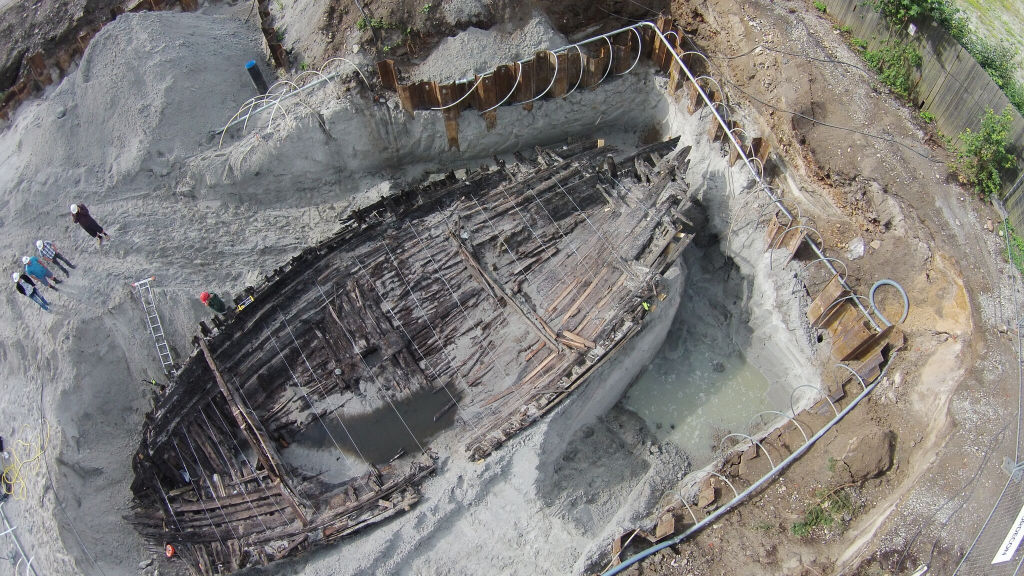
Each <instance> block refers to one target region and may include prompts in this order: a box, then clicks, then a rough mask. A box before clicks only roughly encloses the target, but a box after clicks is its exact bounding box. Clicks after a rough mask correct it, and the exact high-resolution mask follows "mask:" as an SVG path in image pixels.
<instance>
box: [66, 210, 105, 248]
mask: <svg viewBox="0 0 1024 576" xmlns="http://www.w3.org/2000/svg"><path fill="white" fill-rule="evenodd" d="M71 221H72V222H74V223H75V224H78V225H79V226H81V227H82V230H85V231H86V232H88V233H89V236H92V237H93V238H95V239H97V240H99V243H100V246H103V239H104V238H106V239H108V240H109V239H110V234H107V233H106V232H104V231H103V226H100V225H99V222H96V220H94V219H93V217H92V215H91V214H89V209H88V208H86V207H85V204H72V205H71Z"/></svg>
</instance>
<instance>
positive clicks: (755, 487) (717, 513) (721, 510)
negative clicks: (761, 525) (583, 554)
mask: <svg viewBox="0 0 1024 576" xmlns="http://www.w3.org/2000/svg"><path fill="white" fill-rule="evenodd" d="M888 370H889V366H888V365H886V367H885V369H883V370H882V372H881V373H880V374H879V375H878V376H877V377H876V378H875V379H874V381H872V382H871V384H870V385H868V387H867V388H865V389H864V391H863V392H861V393H860V395H859V396H857V397H856V398H854V399H853V401H852V402H850V404H849V405H848V406H847V407H846V408H844V409H843V411H842V412H840V413H839V415H837V416H836V417H835V418H833V419H832V420H831V421H829V423H828V424H826V425H825V427H824V428H822V429H821V430H818V432H817V433H816V434H815V435H814V436H811V439H810V440H808V441H807V442H805V443H804V445H803V446H801V447H800V448H798V449H797V451H796V452H793V453H792V454H790V455H789V456H788V457H787V458H786V459H785V460H783V461H782V462H781V463H780V464H779V465H778V466H776V467H775V468H772V470H771V472H769V473H768V474H766V475H765V476H764V477H762V478H761V479H760V480H758V481H757V482H754V483H753V484H751V485H750V487H749V488H747V489H746V490H744V491H743V492H741V493H740V495H739V496H737V497H735V498H733V499H732V500H730V501H729V502H727V503H726V504H725V506H722V507H721V508H719V509H718V510H715V511H714V512H712V513H711V514H710V515H709V516H708V517H707V518H705V519H703V520H701V521H700V522H698V523H696V524H694V525H693V526H691V527H690V528H689V529H688V530H686V531H685V532H683V533H682V534H680V535H678V536H676V537H675V538H672V539H671V540H666V541H664V542H662V543H661V544H658V545H656V546H652V547H650V548H648V549H647V550H644V551H643V552H640V553H638V554H636V555H634V556H631V557H630V558H628V559H626V560H625V561H624V562H622V563H621V564H618V565H617V566H615V567H613V568H611V569H610V570H608V571H607V572H604V573H603V574H602V576H614V575H615V574H618V573H620V572H622V571H623V570H625V569H626V568H629V567H630V566H632V565H633V564H636V563H637V562H639V561H641V560H643V559H644V558H648V557H650V556H653V555H654V554H657V553H658V552H660V551H662V550H664V549H665V548H668V547H669V546H674V545H676V544H679V543H680V542H682V541H683V540H685V539H686V538H688V537H690V536H692V535H693V534H696V533H697V532H699V531H700V530H702V529H703V528H704V527H705V526H707V525H708V524H710V523H712V522H714V521H715V520H717V519H718V518H720V517H721V516H723V515H725V513H726V512H729V511H730V510H732V509H733V508H734V507H735V506H736V505H737V504H739V503H740V502H742V501H743V500H745V499H746V498H747V497H748V496H750V495H751V494H752V493H754V492H755V491H756V490H758V489H759V488H761V486H764V485H765V484H766V483H768V481H770V480H772V479H773V478H775V476H777V475H778V474H779V472H781V471H782V470H783V469H784V468H786V467H787V466H789V465H790V464H792V463H793V461H794V460H796V459H797V458H799V457H801V456H803V455H804V453H805V452H807V451H808V450H810V449H811V446H813V445H814V443H815V442H817V441H818V440H819V439H821V437H822V436H824V435H825V434H826V433H828V431H829V430H831V429H832V427H833V426H835V425H836V424H838V423H839V421H840V420H842V419H843V417H844V416H846V415H847V414H848V413H849V412H850V411H851V410H853V409H854V408H856V407H857V404H859V403H860V401H861V400H863V399H864V398H866V397H867V395H868V394H870V393H871V391H872V390H874V389H875V386H877V385H878V382H879V381H881V379H882V377H883V376H885V374H886V372H888Z"/></svg>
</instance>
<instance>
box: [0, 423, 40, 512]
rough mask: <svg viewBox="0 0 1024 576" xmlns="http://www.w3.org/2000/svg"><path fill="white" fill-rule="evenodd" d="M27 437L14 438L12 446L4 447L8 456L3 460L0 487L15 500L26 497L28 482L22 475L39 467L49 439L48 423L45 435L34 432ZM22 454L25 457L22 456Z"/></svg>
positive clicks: (31, 472) (26, 474)
mask: <svg viewBox="0 0 1024 576" xmlns="http://www.w3.org/2000/svg"><path fill="white" fill-rule="evenodd" d="M29 439H30V440H29V441H28V442H26V441H24V440H20V439H19V440H15V441H14V443H13V445H12V446H8V447H6V448H7V452H8V454H9V455H10V456H9V457H8V458H7V459H6V460H5V461H4V471H3V475H2V476H0V479H2V482H0V487H2V489H3V493H4V494H6V495H7V496H11V497H13V498H14V499H15V500H24V499H25V498H27V497H28V483H27V482H26V481H25V478H24V477H25V476H29V475H32V474H34V473H35V471H36V470H38V469H39V463H40V462H42V456H43V451H44V450H45V449H46V444H47V442H49V440H50V423H49V422H47V423H46V430H45V436H44V435H43V434H42V433H36V434H32V435H30V436H29ZM22 455H25V456H26V457H24V458H23V457H22Z"/></svg>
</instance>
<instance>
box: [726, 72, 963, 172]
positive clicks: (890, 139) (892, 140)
mask: <svg viewBox="0 0 1024 576" xmlns="http://www.w3.org/2000/svg"><path fill="white" fill-rule="evenodd" d="M722 81H723V82H725V83H726V84H729V85H731V86H733V87H735V88H736V89H737V90H739V91H740V92H742V93H743V94H745V95H746V96H747V97H748V98H750V99H751V100H753V101H755V102H758V103H760V104H762V105H764V106H767V107H769V108H772V109H774V110H778V111H779V112H784V113H786V114H792V115H793V116H797V117H799V118H803V119H804V120H807V121H808V122H813V123H815V124H820V125H822V126H827V127H829V128H835V129H836V130H844V131H846V132H853V133H854V134H860V135H862V136H867V137H868V138H874V139H876V140H881V141H882V142H888V143H890V144H896V145H898V146H902V147H903V148H906V149H907V150H909V151H911V152H913V153H914V154H917V155H918V156H920V157H921V158H924V159H925V160H927V161H929V162H932V163H934V164H945V162H944V161H942V160H936V159H934V158H932V157H930V156H927V155H925V154H924V153H922V152H918V151H917V150H915V149H914V148H912V147H911V146H910V145H909V144H904V143H903V142H900V141H899V140H897V139H895V138H893V137H892V136H883V135H881V134H873V133H871V132H865V131H863V130H858V129H856V128H850V127H848V126H838V125H836V124H830V123H828V122H824V121H821V120H818V119H815V118H811V117H810V116H807V115H806V114H801V113H800V112H793V111H792V110H787V109H785V108H782V107H780V106H776V105H774V104H769V103H768V102H765V101H764V100H761V99H760V98H758V97H757V96H754V95H753V94H751V93H750V92H747V91H746V90H744V89H743V88H741V87H740V86H739V85H738V84H736V83H735V82H730V81H729V80H725V79H724V78H723V79H722Z"/></svg>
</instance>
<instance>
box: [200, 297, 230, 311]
mask: <svg viewBox="0 0 1024 576" xmlns="http://www.w3.org/2000/svg"><path fill="white" fill-rule="evenodd" d="M199 300H200V301H202V303H203V304H206V306H207V307H208V308H209V309H210V310H213V311H214V312H216V313H217V314H224V313H225V312H227V311H228V307H227V305H225V304H224V301H223V300H221V299H220V296H217V293H216V292H203V293H202V294H200V295H199Z"/></svg>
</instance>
